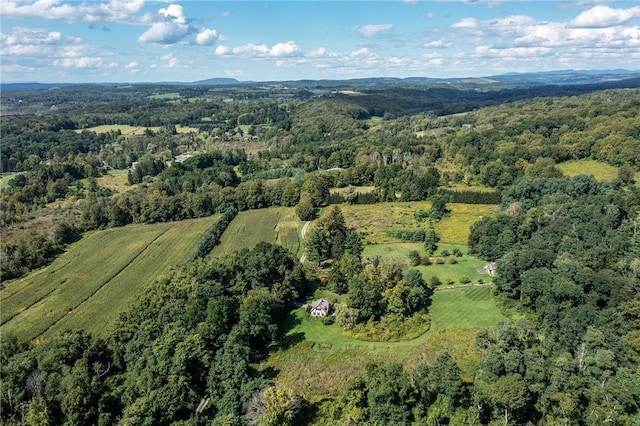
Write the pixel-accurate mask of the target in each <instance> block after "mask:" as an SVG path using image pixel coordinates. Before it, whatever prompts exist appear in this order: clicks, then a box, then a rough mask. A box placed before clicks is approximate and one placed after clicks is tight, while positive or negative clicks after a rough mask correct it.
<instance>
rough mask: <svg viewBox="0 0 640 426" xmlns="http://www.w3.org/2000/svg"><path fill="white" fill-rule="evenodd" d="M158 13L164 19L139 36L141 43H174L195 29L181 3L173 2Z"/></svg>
mask: <svg viewBox="0 0 640 426" xmlns="http://www.w3.org/2000/svg"><path fill="white" fill-rule="evenodd" d="M158 15H159V16H160V17H163V18H164V20H162V21H160V22H155V23H153V24H152V25H151V28H149V29H148V30H147V31H145V32H144V33H143V34H142V35H141V36H140V37H138V42H139V43H143V44H147V43H158V44H174V43H177V42H179V41H180V40H182V39H184V38H185V37H186V36H187V35H189V34H190V33H191V32H192V31H193V29H192V28H191V26H190V25H189V24H188V23H187V17H186V16H185V14H184V10H183V9H182V6H180V5H177V4H172V5H170V6H169V7H167V8H162V9H160V10H159V11H158Z"/></svg>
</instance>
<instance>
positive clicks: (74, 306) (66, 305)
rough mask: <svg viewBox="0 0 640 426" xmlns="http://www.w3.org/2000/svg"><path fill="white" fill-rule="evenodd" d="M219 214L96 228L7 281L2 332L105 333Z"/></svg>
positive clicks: (177, 262) (22, 334)
mask: <svg viewBox="0 0 640 426" xmlns="http://www.w3.org/2000/svg"><path fill="white" fill-rule="evenodd" d="M215 220H217V217H208V218H201V219H193V220H188V221H181V222H174V223H162V224H155V225H130V226H126V227H122V228H113V229H108V230H105V231H97V232H93V233H90V234H88V235H86V236H84V237H83V238H82V239H81V240H80V241H78V242H77V243H74V244H72V245H71V246H70V247H69V249H68V250H67V252H65V253H63V254H62V255H61V256H60V257H58V258H57V259H56V260H55V261H54V262H53V263H52V264H51V265H49V266H48V267H45V268H43V269H40V270H38V271H36V272H33V273H31V274H29V275H28V276H26V277H24V278H22V279H19V280H16V281H12V282H8V283H5V287H4V289H3V291H2V296H1V300H0V303H2V312H1V319H2V329H1V331H2V332H3V333H7V332H11V333H14V334H16V335H17V336H18V337H19V338H20V339H23V340H31V339H35V338H37V337H39V336H41V335H48V334H49V333H50V332H54V331H56V330H63V329H74V330H80V329H85V330H87V331H90V332H93V333H95V334H97V335H106V334H107V333H108V330H109V325H110V324H111V323H112V322H113V320H114V319H115V318H116V317H117V315H118V313H119V312H120V311H122V310H123V309H124V308H125V307H126V304H127V301H128V300H129V299H130V298H131V297H133V296H134V295H135V294H136V292H137V291H139V289H141V288H142V287H144V286H145V285H147V284H150V283H152V282H153V281H154V280H155V279H156V278H158V277H159V276H161V275H163V274H164V273H166V272H167V271H168V270H169V269H170V268H172V267H175V266H178V265H180V264H182V263H184V262H185V261H187V259H189V257H190V256H191V254H192V253H193V250H194V248H195V246H196V244H197V243H198V241H199V239H200V237H201V236H202V234H203V233H204V232H205V231H206V230H207V229H208V228H209V226H210V225H211V224H212V223H213V222H214V221H215Z"/></svg>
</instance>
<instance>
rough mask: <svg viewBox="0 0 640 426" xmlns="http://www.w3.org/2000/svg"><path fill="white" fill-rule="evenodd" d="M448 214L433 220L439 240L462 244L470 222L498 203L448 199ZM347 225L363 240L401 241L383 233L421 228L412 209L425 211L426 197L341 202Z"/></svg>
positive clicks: (428, 205) (492, 213)
mask: <svg viewBox="0 0 640 426" xmlns="http://www.w3.org/2000/svg"><path fill="white" fill-rule="evenodd" d="M447 207H448V208H449V209H450V210H451V214H450V215H449V216H447V217H444V218H443V219H442V220H440V221H439V222H436V223H435V225H434V228H435V230H436V233H437V234H438V236H439V237H440V242H441V243H443V244H454V245H465V246H466V244H467V239H468V238H469V231H470V229H471V225H473V224H474V223H475V222H477V221H478V220H480V219H482V217H484V216H495V215H497V214H498V212H499V211H500V206H498V205H494V204H459V203H450V204H447ZM340 208H341V209H342V213H343V214H344V218H345V222H346V224H347V226H348V227H351V228H355V229H356V230H357V231H358V232H359V233H361V234H362V235H364V244H388V243H399V242H401V241H400V240H398V239H397V238H394V237H391V236H389V235H387V230H391V229H425V228H426V226H427V222H426V221H417V220H416V219H415V217H414V213H415V212H416V211H418V210H423V211H428V210H429V209H430V208H431V203H430V202H428V201H413V202H395V203H379V204H360V205H341V206H340Z"/></svg>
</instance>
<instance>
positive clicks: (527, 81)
mask: <svg viewBox="0 0 640 426" xmlns="http://www.w3.org/2000/svg"><path fill="white" fill-rule="evenodd" d="M639 78H640V70H624V69H617V70H572V69H568V70H557V71H544V72H528V73H515V72H510V73H505V74H498V75H491V76H486V77H456V78H433V77H404V78H400V77H364V78H355V79H344V80H328V79H319V80H311V79H308V80H282V81H261V82H257V81H240V80H237V79H235V78H229V77H214V78H208V79H205V80H197V81H192V82H169V81H167V82H155V83H154V82H144V83H143V82H140V83H127V82H122V83H38V82H25V83H0V90H2V91H5V90H6V91H16V90H50V89H55V88H61V87H69V86H91V85H98V86H123V85H139V84H140V85H142V84H144V85H149V84H157V85H175V86H214V85H229V86H233V85H250V84H258V85H265V84H281V85H285V86H287V87H291V88H308V87H324V88H333V87H335V88H338V87H344V86H349V85H367V86H377V85H402V84H418V85H421V84H424V85H451V84H463V85H472V86H473V85H480V86H487V87H491V86H496V87H528V86H540V85H582V84H598V83H607V82H616V81H624V80H632V79H639Z"/></svg>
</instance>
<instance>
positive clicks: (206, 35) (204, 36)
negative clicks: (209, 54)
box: [196, 29, 218, 46]
mask: <svg viewBox="0 0 640 426" xmlns="http://www.w3.org/2000/svg"><path fill="white" fill-rule="evenodd" d="M217 40H218V32H217V31H216V30H210V29H203V30H201V31H200V32H199V33H198V35H197V36H196V44H198V45H200V46H211V45H213V44H215V42H216V41H217Z"/></svg>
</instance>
